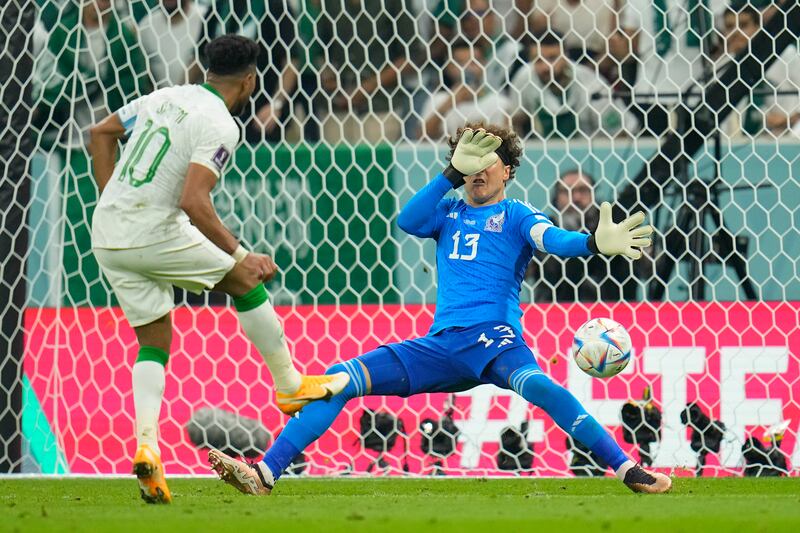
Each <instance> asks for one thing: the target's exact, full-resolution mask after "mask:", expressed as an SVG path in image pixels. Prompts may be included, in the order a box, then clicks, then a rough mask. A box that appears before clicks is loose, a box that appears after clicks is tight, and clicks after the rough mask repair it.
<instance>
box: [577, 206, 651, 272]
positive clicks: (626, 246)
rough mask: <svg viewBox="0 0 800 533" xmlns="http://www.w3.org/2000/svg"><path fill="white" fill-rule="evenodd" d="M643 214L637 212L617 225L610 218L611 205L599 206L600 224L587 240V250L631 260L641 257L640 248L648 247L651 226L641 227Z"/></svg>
mask: <svg viewBox="0 0 800 533" xmlns="http://www.w3.org/2000/svg"><path fill="white" fill-rule="evenodd" d="M642 222H644V213H642V212H641V211H639V212H638V213H634V214H633V215H631V216H629V217H628V218H626V219H625V220H623V221H622V222H620V223H619V224H615V223H614V220H613V219H612V218H611V204H609V203H608V202H603V204H602V205H601V206H600V223H599V224H598V225H597V231H595V232H594V234H592V236H591V237H590V238H589V249H590V250H591V251H593V252H595V253H598V252H599V253H601V254H603V255H625V256H627V257H629V258H631V259H639V258H640V257H642V248H647V247H648V246H650V244H651V241H650V235H652V234H653V226H649V225H648V226H642V225H641V224H642Z"/></svg>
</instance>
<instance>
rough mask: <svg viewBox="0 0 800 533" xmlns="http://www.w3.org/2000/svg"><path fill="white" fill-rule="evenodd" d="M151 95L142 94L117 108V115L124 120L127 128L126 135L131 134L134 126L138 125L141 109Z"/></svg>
mask: <svg viewBox="0 0 800 533" xmlns="http://www.w3.org/2000/svg"><path fill="white" fill-rule="evenodd" d="M148 98H150V95H149V94H148V95H145V96H140V97H139V98H136V99H135V100H131V101H130V102H128V103H127V104H125V105H124V106H122V107H120V108H119V109H117V116H118V117H119V121H120V122H122V127H123V128H125V135H126V136H127V135H130V134H131V132H132V131H133V127H134V126H136V119H137V118H138V117H139V111H140V110H141V109H142V107H143V106H144V104H145V103H147V100H148Z"/></svg>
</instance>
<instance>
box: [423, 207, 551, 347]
mask: <svg viewBox="0 0 800 533" xmlns="http://www.w3.org/2000/svg"><path fill="white" fill-rule="evenodd" d="M436 218H437V222H438V224H437V227H436V231H435V232H434V234H433V235H431V236H432V237H433V238H434V239H435V240H436V266H437V270H438V282H439V285H438V287H437V291H436V314H435V316H434V322H433V326H432V327H431V333H435V332H437V331H440V330H442V329H445V328H448V327H451V326H470V325H473V324H477V323H480V322H487V321H492V320H496V321H502V322H505V323H507V324H509V325H510V326H511V327H513V328H515V329H517V331H519V332H521V331H522V327H521V325H520V318H521V317H522V310H521V309H520V306H519V303H520V302H519V292H520V286H521V284H522V279H523V278H524V276H525V270H526V268H527V266H528V263H529V262H530V260H531V257H532V256H533V252H534V245H533V243H532V242H531V238H530V229H531V227H532V226H533V225H534V224H535V223H537V222H542V223H547V224H549V223H550V221H549V219H548V218H547V216H546V215H544V214H543V213H541V212H539V211H537V210H535V209H533V208H532V207H530V206H528V205H526V204H523V203H521V202H519V201H517V200H508V199H507V200H503V201H502V202H500V203H497V204H494V205H489V206H486V207H471V206H469V205H467V204H466V203H465V202H464V201H463V200H454V199H445V200H442V201H441V202H440V204H439V206H438V208H437V210H436Z"/></svg>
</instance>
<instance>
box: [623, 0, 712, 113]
mask: <svg viewBox="0 0 800 533" xmlns="http://www.w3.org/2000/svg"><path fill="white" fill-rule="evenodd" d="M662 2H663V6H664V7H665V8H666V20H664V18H662V16H661V11H660V10H658V8H657V7H656V3H657V2H655V1H654V0H628V1H627V2H626V4H625V7H624V8H623V11H622V14H621V16H620V26H621V27H623V28H625V29H627V30H629V31H634V32H635V31H639V33H638V35H639V51H638V53H637V54H636V56H637V57H638V58H639V74H638V77H637V80H636V87H635V90H636V91H637V92H639V93H644V94H648V93H656V94H662V93H677V92H680V91H682V90H684V89H686V88H687V86H688V85H690V84H692V83H694V82H697V81H698V80H700V79H701V78H702V74H703V63H702V62H703V56H702V54H701V50H700V45H699V42H698V39H696V38H695V36H696V35H698V33H700V30H702V29H704V28H703V25H705V24H706V23H708V26H709V27H708V28H705V30H706V31H711V32H713V30H714V21H713V17H714V16H716V15H718V14H719V13H721V12H722V11H723V10H724V8H725V6H726V2H725V1H724V0H710V2H709V3H708V4H709V8H710V11H711V13H712V14H713V16H712V17H711V19H712V20H707V19H706V18H705V17H702V18H701V17H699V16H696V17H695V18H694V19H692V20H693V21H694V22H692V20H690V13H692V12H694V10H695V9H697V7H698V5H699V4H700V2H699V1H698V0H662ZM701 20H702V24H701V23H700V21H701ZM692 26H697V27H695V28H694V30H696V32H695V33H693V32H692V31H691V30H692ZM651 100H652V98H651ZM675 101H676V99H675V97H669V98H664V99H663V101H662V102H661V103H662V104H664V105H666V106H667V107H670V106H671V105H674V103H675Z"/></svg>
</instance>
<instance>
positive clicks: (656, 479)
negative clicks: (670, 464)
mask: <svg viewBox="0 0 800 533" xmlns="http://www.w3.org/2000/svg"><path fill="white" fill-rule="evenodd" d="M622 482H623V483H625V485H626V486H627V487H628V488H629V489H631V490H632V491H633V492H644V493H647V494H660V493H662V492H669V489H671V488H672V479H670V477H669V476H667V475H665V474H661V473H659V472H650V471H648V470H645V469H644V468H642V467H641V466H640V465H638V464H637V465H635V466H632V467H631V468H630V469H629V470H628V471H627V472H626V473H625V479H624V480H622Z"/></svg>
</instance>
